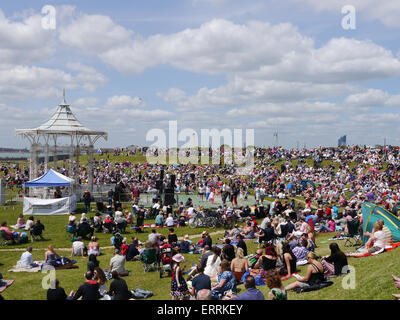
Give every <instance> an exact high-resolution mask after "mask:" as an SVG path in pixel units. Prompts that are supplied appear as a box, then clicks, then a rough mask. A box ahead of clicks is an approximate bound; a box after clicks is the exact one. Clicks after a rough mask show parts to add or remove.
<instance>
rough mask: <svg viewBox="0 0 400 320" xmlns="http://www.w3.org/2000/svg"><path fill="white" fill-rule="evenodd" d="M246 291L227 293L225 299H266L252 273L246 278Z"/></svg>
mask: <svg viewBox="0 0 400 320" xmlns="http://www.w3.org/2000/svg"><path fill="white" fill-rule="evenodd" d="M244 287H245V289H246V291H245V292H243V293H241V294H239V295H237V296H235V295H233V294H227V295H226V296H225V298H224V300H265V297H264V294H263V293H262V292H261V291H260V290H258V289H257V288H256V281H255V279H254V277H253V276H252V275H248V276H246V277H245V278H244Z"/></svg>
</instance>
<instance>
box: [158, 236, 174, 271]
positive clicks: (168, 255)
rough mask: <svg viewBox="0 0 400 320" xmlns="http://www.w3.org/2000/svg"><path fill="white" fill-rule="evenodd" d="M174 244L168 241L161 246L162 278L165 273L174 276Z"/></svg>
mask: <svg viewBox="0 0 400 320" xmlns="http://www.w3.org/2000/svg"><path fill="white" fill-rule="evenodd" d="M171 272H172V246H171V245H170V244H168V243H166V244H164V245H163V246H162V247H161V266H160V278H162V277H163V275H164V273H168V276H169V277H170V276H172V274H171Z"/></svg>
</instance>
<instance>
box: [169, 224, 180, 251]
mask: <svg viewBox="0 0 400 320" xmlns="http://www.w3.org/2000/svg"><path fill="white" fill-rule="evenodd" d="M174 231H175V230H174V228H169V229H168V243H169V244H170V245H171V246H172V247H176V246H177V243H178V236H177V235H176V234H175V233H174Z"/></svg>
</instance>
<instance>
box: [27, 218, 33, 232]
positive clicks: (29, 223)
mask: <svg viewBox="0 0 400 320" xmlns="http://www.w3.org/2000/svg"><path fill="white" fill-rule="evenodd" d="M34 220H35V218H34V217H33V216H30V217H29V218H28V221H27V222H26V224H25V230H26V231H30V230H31V228H32V227H33V225H34V224H35V222H34Z"/></svg>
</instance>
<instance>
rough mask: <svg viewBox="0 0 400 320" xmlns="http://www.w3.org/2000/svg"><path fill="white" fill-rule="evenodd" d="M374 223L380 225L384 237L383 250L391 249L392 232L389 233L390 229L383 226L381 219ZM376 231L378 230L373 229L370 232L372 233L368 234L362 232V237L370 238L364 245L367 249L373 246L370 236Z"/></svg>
mask: <svg viewBox="0 0 400 320" xmlns="http://www.w3.org/2000/svg"><path fill="white" fill-rule="evenodd" d="M376 223H379V224H381V225H382V232H383V233H384V235H385V248H386V247H391V246H392V245H393V236H392V232H391V231H390V229H389V228H388V227H386V226H385V222H384V221H383V220H382V219H379V220H377V221H376ZM376 231H378V229H376V228H375V227H374V229H373V230H372V232H368V231H365V232H364V236H366V237H370V239H368V241H367V243H366V247H367V248H369V247H371V246H372V244H373V240H372V238H371V235H373V234H374V233H375V232H376Z"/></svg>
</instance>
